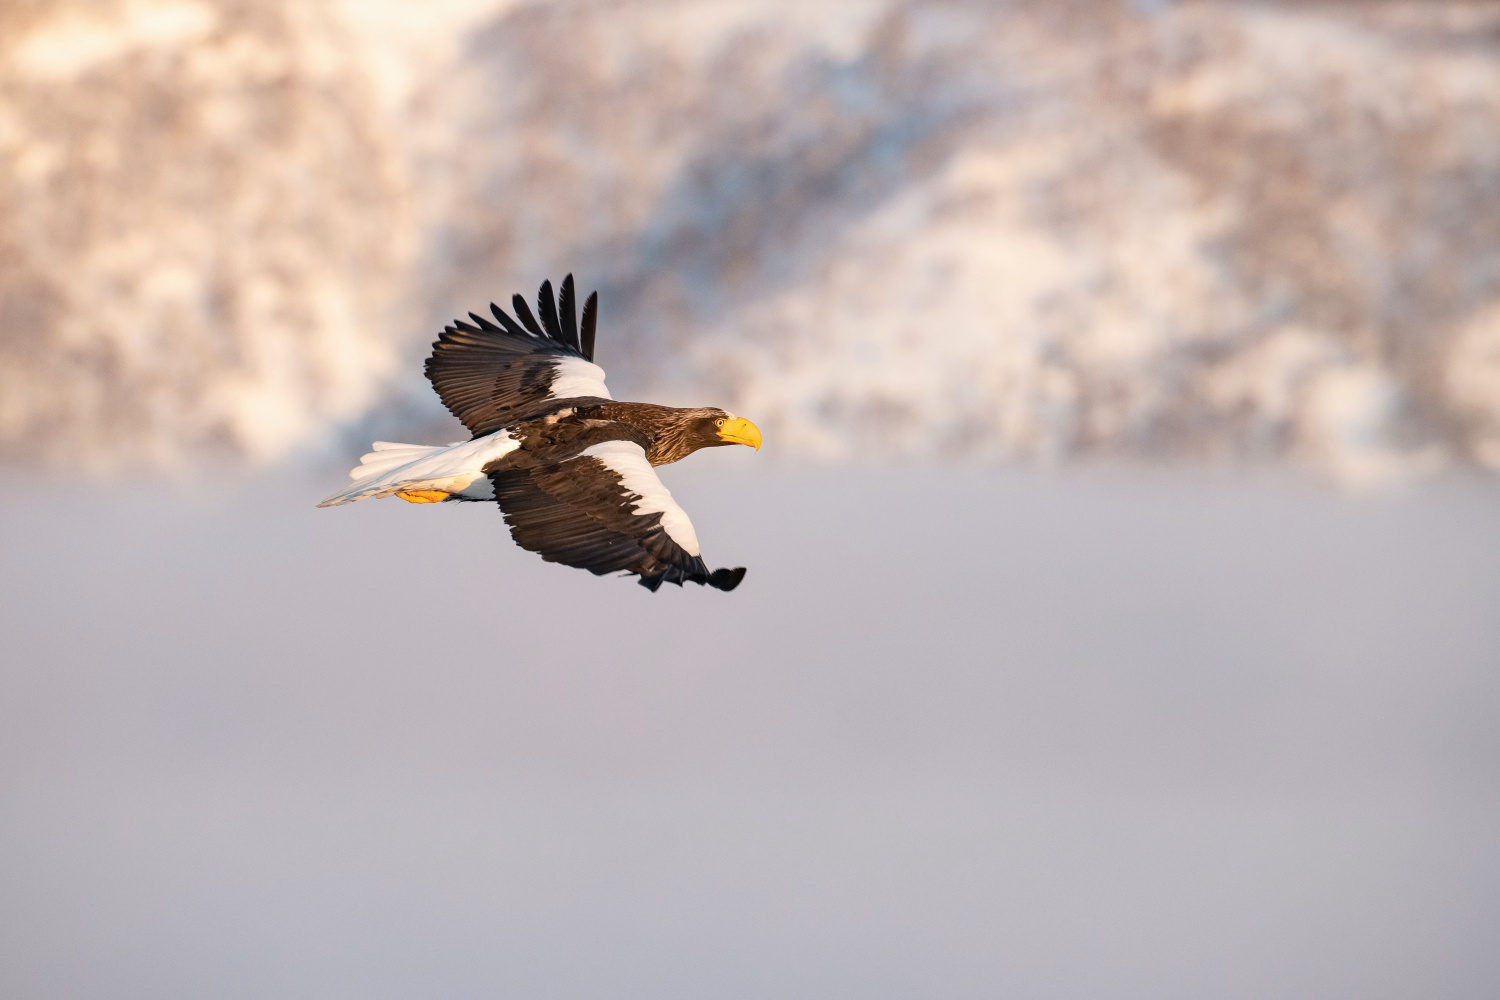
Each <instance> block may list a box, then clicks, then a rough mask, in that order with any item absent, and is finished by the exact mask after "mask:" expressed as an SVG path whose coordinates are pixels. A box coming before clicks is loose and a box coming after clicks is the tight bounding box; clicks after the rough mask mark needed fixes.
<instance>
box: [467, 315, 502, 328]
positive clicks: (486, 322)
mask: <svg viewBox="0 0 1500 1000" xmlns="http://www.w3.org/2000/svg"><path fill="white" fill-rule="evenodd" d="M469 318H470V319H472V320H473V321H474V322H476V323H478V324H479V329H481V330H483V331H484V332H485V333H499V332H500V328H499V327H498V326H496V325H495V324H493V323H491V322H490V321H489V320H487V319H485V318H484V317H483V316H481V315H479V314H478V313H469Z"/></svg>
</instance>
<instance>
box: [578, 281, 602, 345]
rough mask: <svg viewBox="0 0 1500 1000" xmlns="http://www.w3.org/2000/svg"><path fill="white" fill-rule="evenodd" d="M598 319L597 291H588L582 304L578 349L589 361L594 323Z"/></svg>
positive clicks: (592, 343)
mask: <svg viewBox="0 0 1500 1000" xmlns="http://www.w3.org/2000/svg"><path fill="white" fill-rule="evenodd" d="M598 319H599V293H598V292H590V293H589V298H588V301H587V302H585V303H584V304H583V330H582V340H581V341H580V344H581V346H580V348H579V350H580V351H581V352H582V354H583V356H584V357H586V358H588V359H589V360H590V361H593V360H594V323H595V321H597V320H598Z"/></svg>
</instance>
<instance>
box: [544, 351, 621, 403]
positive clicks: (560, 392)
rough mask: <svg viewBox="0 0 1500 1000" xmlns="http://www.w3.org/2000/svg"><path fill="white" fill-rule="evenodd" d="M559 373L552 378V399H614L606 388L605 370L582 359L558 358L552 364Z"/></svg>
mask: <svg viewBox="0 0 1500 1000" xmlns="http://www.w3.org/2000/svg"><path fill="white" fill-rule="evenodd" d="M552 368H553V370H554V371H556V372H557V374H556V375H554V376H552V398H553V399H568V398H569V397H571V396H602V397H603V398H605V399H614V398H615V397H613V396H611V395H610V394H609V390H608V389H607V388H605V386H604V369H603V368H600V367H599V366H598V365H596V364H594V363H593V362H591V361H585V360H583V359H582V358H558V359H557V360H555V361H553V362H552Z"/></svg>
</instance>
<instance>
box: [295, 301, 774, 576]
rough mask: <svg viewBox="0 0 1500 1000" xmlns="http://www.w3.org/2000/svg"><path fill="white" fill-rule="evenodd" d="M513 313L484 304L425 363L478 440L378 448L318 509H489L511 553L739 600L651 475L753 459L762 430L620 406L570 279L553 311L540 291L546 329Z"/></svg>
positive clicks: (518, 305) (728, 572) (705, 413)
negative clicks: (738, 457)
mask: <svg viewBox="0 0 1500 1000" xmlns="http://www.w3.org/2000/svg"><path fill="white" fill-rule="evenodd" d="M511 305H512V307H513V308H514V310H515V314H516V317H517V318H519V320H520V322H517V321H516V320H515V319H512V318H511V317H510V316H509V315H507V314H506V312H505V310H503V309H501V308H500V307H499V306H497V305H495V304H493V303H491V304H490V312H492V313H493V314H494V317H495V323H492V322H490V321H489V320H488V319H485V318H484V317H482V316H479V315H476V314H475V313H470V314H469V318H470V319H472V320H473V321H474V322H473V323H472V324H470V323H465V322H462V321H460V320H455V321H454V322H453V325H452V326H449V327H447V328H445V329H444V330H443V332H442V334H441V335H440V336H439V337H438V339H437V342H436V343H434V344H433V345H432V356H431V357H430V358H428V359H427V378H428V380H429V381H431V382H432V387H433V388H434V389H436V390H437V394H438V396H439V397H440V398H441V399H442V400H443V403H444V405H446V406H447V407H448V409H449V410H450V411H451V412H452V413H453V415H454V416H455V417H457V418H458V419H459V420H460V421H462V422H463V425H464V426H465V427H467V428H468V429H469V430H470V432H472V433H473V435H474V436H473V437H472V438H471V439H469V440H468V441H461V442H458V443H456V444H450V445H448V446H446V447H441V446H428V445H419V444H393V443H391V442H389V441H376V442H375V445H374V448H375V450H374V451H372V452H370V453H369V454H368V455H365V456H364V457H363V458H362V459H360V465H359V468H357V469H355V470H353V471H352V472H350V473H349V478H351V479H353V480H354V485H352V486H350V487H349V488H348V489H346V490H344V491H343V492H341V493H335V494H334V495H333V496H331V497H329V498H328V499H327V500H324V501H323V502H322V503H320V504H318V506H319V507H336V506H339V505H341V504H346V503H353V502H354V501H356V500H365V499H367V498H370V497H390V496H396V497H400V498H401V499H403V500H406V501H408V502H410V503H451V502H453V501H460V500H498V501H499V503H500V510H501V512H502V513H503V514H504V515H505V523H506V524H508V525H510V533H511V536H512V537H513V538H515V540H516V542H517V544H519V545H520V546H521V547H522V548H524V549H530V550H531V551H532V552H536V553H539V554H540V555H541V557H542V558H543V559H546V560H547V561H548V562H558V563H562V564H563V565H565V566H577V567H579V568H580V569H586V570H588V571H590V572H591V573H594V574H595V575H601V576H602V575H603V574H605V573H615V572H621V571H623V572H625V573H634V574H635V575H637V576H639V577H640V581H639V582H640V584H641V586H643V587H646V588H648V589H650V590H652V591H654V590H656V589H657V588H658V587H660V586H661V585H662V583H663V582H666V583H675V584H677V585H678V586H681V585H682V583H683V581H684V580H691V581H693V582H694V583H698V584H705V583H706V584H708V585H709V586H710V587H717V588H718V589H719V590H733V589H734V588H735V587H737V586H738V585H739V582H740V580H742V579H743V578H744V576H745V568H744V567H743V566H741V567H738V568H736V569H716V570H714V571H713V572H709V570H708V567H707V566H706V565H705V564H704V562H703V558H702V555H701V554H700V552H699V549H698V536H697V535H696V534H695V533H694V532H693V523H692V522H691V521H689V520H688V516H687V513H686V512H685V511H684V510H683V509H682V508H681V507H679V506H677V502H676V501H675V500H673V499H672V494H670V493H668V492H667V488H666V487H665V486H663V485H662V482H661V480H660V479H658V478H657V477H656V473H655V472H654V471H652V467H653V466H657V465H666V464H667V463H668V462H676V461H678V460H680V459H683V458H686V457H687V456H689V455H691V454H692V453H693V452H695V451H697V450H698V449H699V448H713V447H718V446H720V445H726V444H743V445H749V446H751V447H753V448H754V449H755V450H757V451H759V450H760V429H759V428H757V427H756V426H755V425H754V424H752V423H751V422H750V421H748V420H745V419H744V418H742V417H736V416H735V415H734V414H732V413H726V412H725V411H723V410H720V409H716V408H714V407H701V408H698V409H678V408H676V407H671V406H657V405H655V404H653V403H617V402H615V401H614V399H613V398H612V397H611V396H610V394H609V390H608V389H606V388H605V387H604V369H602V368H600V367H599V366H598V365H596V364H594V363H593V361H594V325H595V322H596V320H597V319H598V306H599V293H598V292H595V293H593V294H591V295H590V296H589V298H588V301H587V302H585V303H584V304H583V323H582V324H581V325H580V324H579V322H578V319H577V314H576V311H575V308H574V296H573V276H572V275H571V274H570V275H568V276H567V277H566V278H564V279H563V283H562V288H561V295H560V296H559V297H558V298H557V299H554V297H553V294H552V282H550V281H544V282H542V287H541V290H540V291H539V292H538V293H537V311H538V312H539V313H541V322H537V318H536V316H534V315H533V314H532V312H531V309H530V308H529V307H528V306H527V305H526V300H525V299H523V298H522V297H521V296H519V295H516V296H513V297H512V298H511ZM496 323H498V324H499V325H498V326H497V325H495V324H496Z"/></svg>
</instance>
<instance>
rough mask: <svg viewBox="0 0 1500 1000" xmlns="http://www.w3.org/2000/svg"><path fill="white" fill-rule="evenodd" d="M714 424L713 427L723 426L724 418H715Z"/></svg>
mask: <svg viewBox="0 0 1500 1000" xmlns="http://www.w3.org/2000/svg"><path fill="white" fill-rule="evenodd" d="M714 426H715V427H723V426H724V418H723V417H720V418H719V419H718V420H715V421H714Z"/></svg>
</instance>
